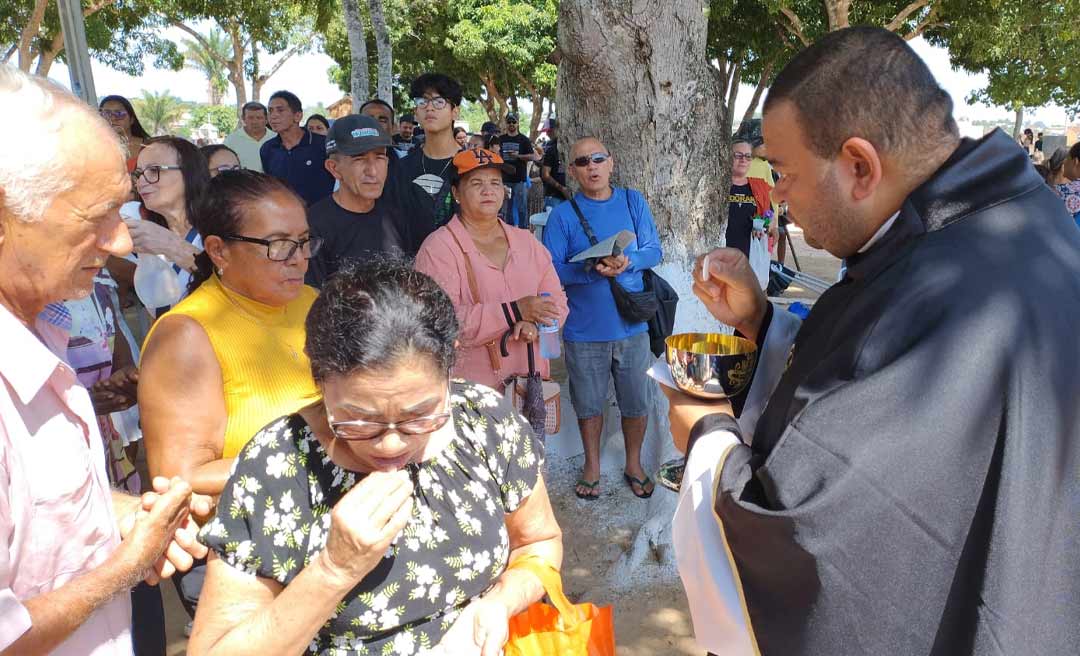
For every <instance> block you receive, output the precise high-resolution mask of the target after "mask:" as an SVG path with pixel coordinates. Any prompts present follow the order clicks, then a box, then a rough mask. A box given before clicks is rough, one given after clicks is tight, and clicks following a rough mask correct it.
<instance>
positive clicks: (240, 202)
mask: <svg viewBox="0 0 1080 656" xmlns="http://www.w3.org/2000/svg"><path fill="white" fill-rule="evenodd" d="M207 176H209V174H207ZM275 192H280V193H284V194H288V195H289V196H292V197H293V198H295V199H296V202H297V203H299V204H300V206H301V207H304V201H303V200H301V198H300V197H299V196H297V195H296V192H295V191H293V190H292V189H290V188H289V186H288V185H287V184H285V183H284V182H282V181H281V180H279V179H278V178H275V177H274V176H272V175H266V174H265V173H259V172H258V171H250V170H244V169H240V170H238V171H222V172H221V173H219V174H218V175H217V176H216V177H214V178H213V179H211V180H210V182H209V184H208V185H207V187H206V193H205V194H203V195H202V197H201V198H200V199H199V201H200V202H199V203H198V205H196V206H195V212H194V213H193V214H192V216H191V225H193V226H194V227H195V229H196V230H198V231H199V234H200V235H202V238H203V240H204V241H205V240H206V238H207V237H224V236H225V235H236V234H240V233H242V232H243V231H244V229H243V228H244V219H245V218H246V217H247V209H248V206H249V205H251V204H252V203H254V202H257V201H259V200H261V199H263V198H266V196H268V195H270V194H272V193H275ZM195 266H196V269H195V273H193V274H191V282H190V283H189V284H188V292H189V293H190V292H193V291H195V289H196V288H197V287H198V286H199V285H201V284H203V283H204V282H206V281H207V280H208V279H209V278H210V276H211V275H213V273H214V263H213V261H212V260H211V259H210V256H209V255H208V254H207V253H206V251H205V250H204V251H203V252H201V253H199V254H198V255H196V256H195Z"/></svg>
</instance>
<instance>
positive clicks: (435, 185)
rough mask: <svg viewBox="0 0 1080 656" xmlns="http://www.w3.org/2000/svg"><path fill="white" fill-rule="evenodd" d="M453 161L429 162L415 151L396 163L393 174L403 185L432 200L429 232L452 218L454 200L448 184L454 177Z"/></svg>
mask: <svg viewBox="0 0 1080 656" xmlns="http://www.w3.org/2000/svg"><path fill="white" fill-rule="evenodd" d="M453 159H454V158H453V157H448V158H446V159H431V158H430V157H428V156H427V155H425V154H424V149H423V148H420V147H417V148H413V149H412V150H411V151H409V154H408V155H406V156H405V157H403V158H402V159H401V160H399V161H398V162H397V166H396V169H397V171H396V173H397V174H399V175H400V176H401V178H402V184H405V183H406V182H408V183H411V184H413V185H415V186H417V187H418V188H420V189H423V190H424V192H426V193H427V194H428V196H430V197H431V207H432V212H433V215H434V216H433V225H432V228H431V229H432V230H434V229H435V228H438V227H441V226H443V225H446V223H447V221H449V220H450V217H451V216H453V215H454V198H453V196H452V195H451V194H450V181H451V179H452V176H453V175H454V166H453V165H452V164H451V161H453Z"/></svg>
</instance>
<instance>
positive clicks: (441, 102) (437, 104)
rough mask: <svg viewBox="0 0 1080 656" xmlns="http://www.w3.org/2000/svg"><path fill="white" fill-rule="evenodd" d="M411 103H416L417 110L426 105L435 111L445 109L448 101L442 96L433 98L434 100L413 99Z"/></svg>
mask: <svg viewBox="0 0 1080 656" xmlns="http://www.w3.org/2000/svg"><path fill="white" fill-rule="evenodd" d="M413 102H414V103H416V108H417V109H423V108H425V107H427V106H428V105H431V106H432V107H434V108H435V109H445V108H446V106H447V105H449V104H450V101H449V100H447V99H446V98H443V97H442V96H435V97H434V98H413Z"/></svg>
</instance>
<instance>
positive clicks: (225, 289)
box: [218, 278, 300, 360]
mask: <svg viewBox="0 0 1080 656" xmlns="http://www.w3.org/2000/svg"><path fill="white" fill-rule="evenodd" d="M218 284H219V285H221V291H222V293H224V294H225V298H226V299H228V301H229V303H230V304H231V305H232V306H233V307H234V308H236V309H237V310H239V311H240V314H242V315H244V316H245V317H247V318H248V319H250V320H252V321H253V322H255V323H256V324H258V325H259V326H262V327H263V329H265V331H266V332H267V333H269V334H270V336H271V337H273V338H274V340H275V341H277V343H278V344H280V345H282V346H284V347H285V348H287V349H288V350H289V355H291V356H292V358H293V360H299V359H300V354H299V353H297V351H296V349H295V348H294V347H293V345H292V344H289V343H288V342H286V341H285V340H284V339H282V338H281V337H280V336H279V335H278V334H277V332H276V331H275V329H274V327H273V326H271V325H269V324H267V323H266V322H265V321H263V320H262V319H260V318H259V317H257V316H255V315H254V314H252V313H251V312H249V311H248V310H247V309H245V308H244V306H242V305H240V304H239V303H237V302H236V300H235V299H234V298H233V297H232V295H233V294H235V293H237V292H234V291H232V290H231V289H229V288H228V287H227V286H226V285H225V282H224V281H223V280H222V279H221V278H218ZM282 317H284V318H285V320H286V321H288V318H289V306H288V305H286V306H285V311H284V312H283V313H282Z"/></svg>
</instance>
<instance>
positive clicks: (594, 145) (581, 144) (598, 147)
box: [570, 137, 608, 160]
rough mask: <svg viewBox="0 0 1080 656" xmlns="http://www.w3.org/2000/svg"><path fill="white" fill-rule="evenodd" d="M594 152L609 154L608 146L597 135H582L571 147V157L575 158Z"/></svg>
mask: <svg viewBox="0 0 1080 656" xmlns="http://www.w3.org/2000/svg"><path fill="white" fill-rule="evenodd" d="M592 153H604V154H605V155H606V154H608V149H607V146H605V145H604V144H603V142H602V141H600V140H599V139H597V138H596V137H582V138H580V139H578V140H577V141H575V142H574V145H573V147H572V148H570V159H571V160H575V159H577V158H578V157H582V156H584V155H590V154H592Z"/></svg>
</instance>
